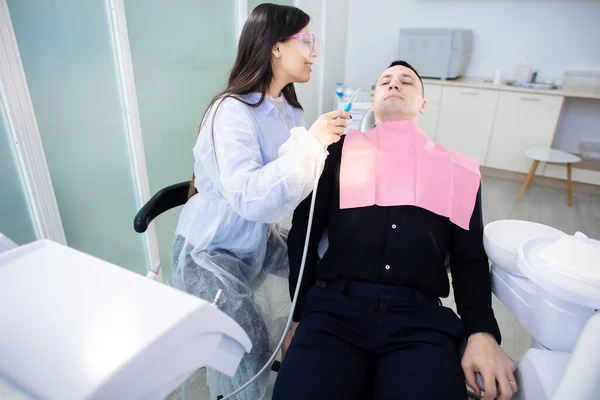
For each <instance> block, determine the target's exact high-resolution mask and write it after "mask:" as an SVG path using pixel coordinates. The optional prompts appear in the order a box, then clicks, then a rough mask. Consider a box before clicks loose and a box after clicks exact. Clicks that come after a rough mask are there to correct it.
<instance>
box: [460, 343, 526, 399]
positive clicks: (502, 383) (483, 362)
mask: <svg viewBox="0 0 600 400" xmlns="http://www.w3.org/2000/svg"><path fill="white" fill-rule="evenodd" d="M461 366H462V369H463V371H464V373H465V378H466V380H467V385H469V387H470V388H471V389H473V391H474V392H475V393H476V394H477V395H478V396H480V395H481V391H480V390H479V387H477V383H476V381H475V373H476V372H479V373H480V374H481V376H482V377H483V383H484V387H485V395H484V396H483V397H482V399H483V400H493V399H495V398H496V394H497V393H498V391H499V392H500V397H498V398H499V399H500V400H509V399H510V398H512V396H513V394H514V393H516V392H517V390H518V388H517V382H516V379H515V376H514V375H513V371H514V368H515V365H514V363H513V362H512V360H511V359H510V358H509V357H508V356H507V355H506V353H505V352H504V350H503V349H502V347H500V345H499V344H498V342H497V341H496V339H495V338H494V337H493V336H492V335H490V334H489V333H474V334H472V335H471V336H469V340H468V341H467V348H466V349H465V354H464V355H463V358H462V362H461ZM496 382H498V386H499V387H496Z"/></svg>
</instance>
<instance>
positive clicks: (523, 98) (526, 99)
mask: <svg viewBox="0 0 600 400" xmlns="http://www.w3.org/2000/svg"><path fill="white" fill-rule="evenodd" d="M521 100H523V101H540V98H539V97H521Z"/></svg>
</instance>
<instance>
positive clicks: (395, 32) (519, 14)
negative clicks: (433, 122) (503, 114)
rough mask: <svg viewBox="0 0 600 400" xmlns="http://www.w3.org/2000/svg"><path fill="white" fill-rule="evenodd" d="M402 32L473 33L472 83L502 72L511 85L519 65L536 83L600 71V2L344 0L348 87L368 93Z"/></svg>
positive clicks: (469, 72) (390, 58)
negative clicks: (534, 73) (535, 73)
mask: <svg viewBox="0 0 600 400" xmlns="http://www.w3.org/2000/svg"><path fill="white" fill-rule="evenodd" d="M401 27H456V28H467V29H471V30H472V31H473V41H474V43H473V54H472V60H471V63H470V65H469V67H468V70H467V75H470V76H481V77H491V76H492V74H493V72H494V70H496V69H502V70H503V71H505V77H507V78H510V77H511V76H513V75H514V73H515V71H516V68H517V66H518V64H519V63H520V62H522V61H523V60H524V58H525V57H529V60H530V62H531V63H533V64H534V67H536V68H539V69H540V73H539V78H540V79H542V80H544V79H554V78H559V77H561V76H562V75H563V73H564V71H565V70H568V69H581V70H586V69H587V70H600V44H598V40H599V39H600V2H598V1H591V0H588V1H577V0H573V1H572V0H485V1H484V0H471V1H467V0H462V1H461V0H445V1H440V0H437V1H436V0H368V1H367V0H350V17H349V29H348V42H347V52H346V75H345V79H346V81H345V82H346V83H347V84H349V85H351V86H354V87H357V86H363V87H370V86H371V85H372V84H373V82H374V80H375V79H376V78H377V76H378V75H379V73H380V72H381V71H382V70H383V69H385V67H386V66H387V65H389V63H390V62H391V61H393V60H396V59H398V58H399V55H398V40H399V39H398V38H399V30H400V28H401ZM407 61H408V62H410V60H407Z"/></svg>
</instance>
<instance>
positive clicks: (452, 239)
mask: <svg viewBox="0 0 600 400" xmlns="http://www.w3.org/2000/svg"><path fill="white" fill-rule="evenodd" d="M343 142H344V138H343V137H342V140H340V141H339V142H338V143H336V144H333V145H331V146H330V147H329V149H328V150H329V156H328V157H327V161H326V162H325V167H324V169H323V174H322V176H321V179H320V181H319V186H318V189H317V198H316V202H315V210H314V217H313V225H312V231H311V237H310V242H309V249H308V254H307V259H306V266H305V268H304V277H303V280H302V283H301V289H300V293H299V295H298V303H297V305H296V310H295V312H294V321H295V322H298V321H299V320H300V316H301V315H302V309H303V306H304V302H305V300H306V293H307V291H308V288H309V287H310V286H312V285H314V284H315V281H316V280H317V279H318V280H323V281H329V280H333V279H350V280H357V281H364V282H374V283H381V284H386V285H400V286H411V287H415V288H418V289H420V290H422V291H423V292H426V293H428V294H430V295H434V296H437V297H448V295H449V291H450V286H449V282H448V274H447V271H446V265H447V262H449V264H450V271H451V274H452V284H453V287H454V298H455V301H456V305H457V310H458V314H459V315H460V317H461V319H462V321H463V324H464V327H465V333H466V335H467V337H468V336H469V335H471V334H473V333H476V332H487V333H490V334H492V335H494V336H495V337H496V339H497V340H498V342H500V331H499V329H498V324H497V322H496V319H495V317H494V314H493V311H492V305H491V283H490V273H489V264H488V258H487V255H486V253H485V249H484V247H483V220H482V212H481V187H480V188H479V192H478V194H477V201H476V204H475V208H474V211H473V214H472V216H471V221H470V225H469V230H468V231H467V230H464V229H462V228H460V227H458V226H457V225H455V224H453V223H452V222H450V220H449V219H448V218H447V217H442V216H440V215H437V214H434V213H433V212H431V211H428V210H426V209H423V208H420V207H416V206H393V207H380V206H370V207H362V208H352V209H343V210H340V201H339V199H340V187H339V175H340V174H339V172H340V164H341V156H342V146H343ZM311 197H312V194H311V195H310V196H309V197H308V198H306V199H305V200H304V201H303V202H302V203H301V204H300V205H299V206H298V208H297V209H296V211H295V212H294V217H293V221H292V228H291V230H290V233H289V238H288V255H289V259H290V293H291V295H292V297H293V294H294V292H295V289H296V283H297V281H298V273H299V270H300V263H301V261H302V253H303V250H304V242H305V236H306V228H307V226H308V216H309V211H310V203H311ZM325 231H327V235H328V239H329V247H328V249H327V251H326V253H325V254H324V255H323V259H322V260H319V257H318V244H319V241H320V239H321V237H322V236H323V233H324V232H325Z"/></svg>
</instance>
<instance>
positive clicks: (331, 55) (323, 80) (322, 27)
mask: <svg viewBox="0 0 600 400" xmlns="http://www.w3.org/2000/svg"><path fill="white" fill-rule="evenodd" d="M296 6H297V7H299V8H301V9H302V10H303V11H304V12H306V13H307V14H309V15H310V17H311V22H310V29H311V31H312V32H313V33H314V34H315V35H316V37H317V39H320V40H322V41H323V44H324V47H323V48H322V49H321V52H320V54H319V55H318V57H317V58H316V59H315V62H314V64H313V72H312V74H311V79H310V81H309V82H308V83H304V84H296V91H297V92H298V98H299V100H300V103H301V104H302V107H303V108H304V121H305V125H306V127H307V128H308V127H310V125H312V123H313V122H314V121H315V120H316V119H317V118H318V117H319V116H320V115H321V114H323V113H325V112H328V111H331V105H332V101H333V97H334V96H335V83H336V82H343V81H344V73H345V61H346V32H347V29H348V13H349V3H348V1H347V0H297V1H296Z"/></svg>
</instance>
